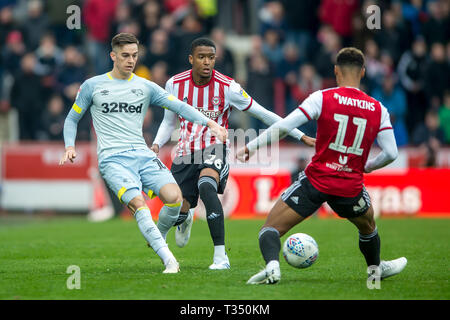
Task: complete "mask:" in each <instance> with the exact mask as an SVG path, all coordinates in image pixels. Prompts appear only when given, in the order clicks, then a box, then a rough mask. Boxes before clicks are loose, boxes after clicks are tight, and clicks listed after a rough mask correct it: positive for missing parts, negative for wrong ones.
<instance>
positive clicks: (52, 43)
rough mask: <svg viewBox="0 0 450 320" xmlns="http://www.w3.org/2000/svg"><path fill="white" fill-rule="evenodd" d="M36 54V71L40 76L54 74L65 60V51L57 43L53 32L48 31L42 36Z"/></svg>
mask: <svg viewBox="0 0 450 320" xmlns="http://www.w3.org/2000/svg"><path fill="white" fill-rule="evenodd" d="M35 54H36V59H37V65H36V72H37V73H38V74H39V75H40V76H44V77H45V76H53V75H54V74H55V73H56V70H57V69H58V68H59V67H60V66H61V65H62V64H63V62H64V53H63V51H62V50H61V48H59V47H58V46H57V45H56V39H55V36H54V35H53V34H52V33H46V34H44V35H43V36H42V38H41V40H40V45H39V47H38V48H37V49H36V51H35Z"/></svg>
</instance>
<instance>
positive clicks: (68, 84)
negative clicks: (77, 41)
mask: <svg viewBox="0 0 450 320" xmlns="http://www.w3.org/2000/svg"><path fill="white" fill-rule="evenodd" d="M87 75H88V72H87V69H86V59H85V57H84V55H83V54H82V53H81V52H80V51H79V50H78V49H77V48H76V47H74V46H67V47H66V48H65V49H64V63H63V65H62V66H61V67H60V68H59V69H58V72H57V86H56V87H55V88H57V89H58V91H59V92H60V93H63V98H64V104H65V105H69V104H71V103H73V100H72V98H73V97H74V92H75V95H76V92H78V88H79V87H80V85H81V83H82V82H83V81H84V80H85V79H86V78H87Z"/></svg>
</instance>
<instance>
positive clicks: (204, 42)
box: [191, 38, 216, 54]
mask: <svg viewBox="0 0 450 320" xmlns="http://www.w3.org/2000/svg"><path fill="white" fill-rule="evenodd" d="M200 46H205V47H213V48H214V50H216V44H215V43H214V41H212V40H211V39H208V38H197V39H195V40H194V41H192V43H191V54H194V50H195V48H197V47H200Z"/></svg>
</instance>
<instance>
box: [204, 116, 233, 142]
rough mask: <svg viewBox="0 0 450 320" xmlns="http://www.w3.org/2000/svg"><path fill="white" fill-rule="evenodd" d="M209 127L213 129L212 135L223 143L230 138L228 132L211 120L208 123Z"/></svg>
mask: <svg viewBox="0 0 450 320" xmlns="http://www.w3.org/2000/svg"><path fill="white" fill-rule="evenodd" d="M208 127H209V128H210V129H211V134H212V135H213V136H216V137H217V138H218V139H219V140H220V141H221V142H226V141H227V138H228V130H227V129H225V128H224V127H221V126H219V125H218V124H217V122H215V121H213V120H210V121H208Z"/></svg>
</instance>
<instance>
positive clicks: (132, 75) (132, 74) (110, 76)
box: [106, 72, 134, 81]
mask: <svg viewBox="0 0 450 320" xmlns="http://www.w3.org/2000/svg"><path fill="white" fill-rule="evenodd" d="M106 75H107V76H108V78H109V79H111V80H121V81H124V80H125V79H116V78H113V77H112V75H111V73H110V72H108V73H107V74H106ZM133 77H134V73H131V76H130V77H129V78H128V79H127V81H130V80H131V79H133Z"/></svg>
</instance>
